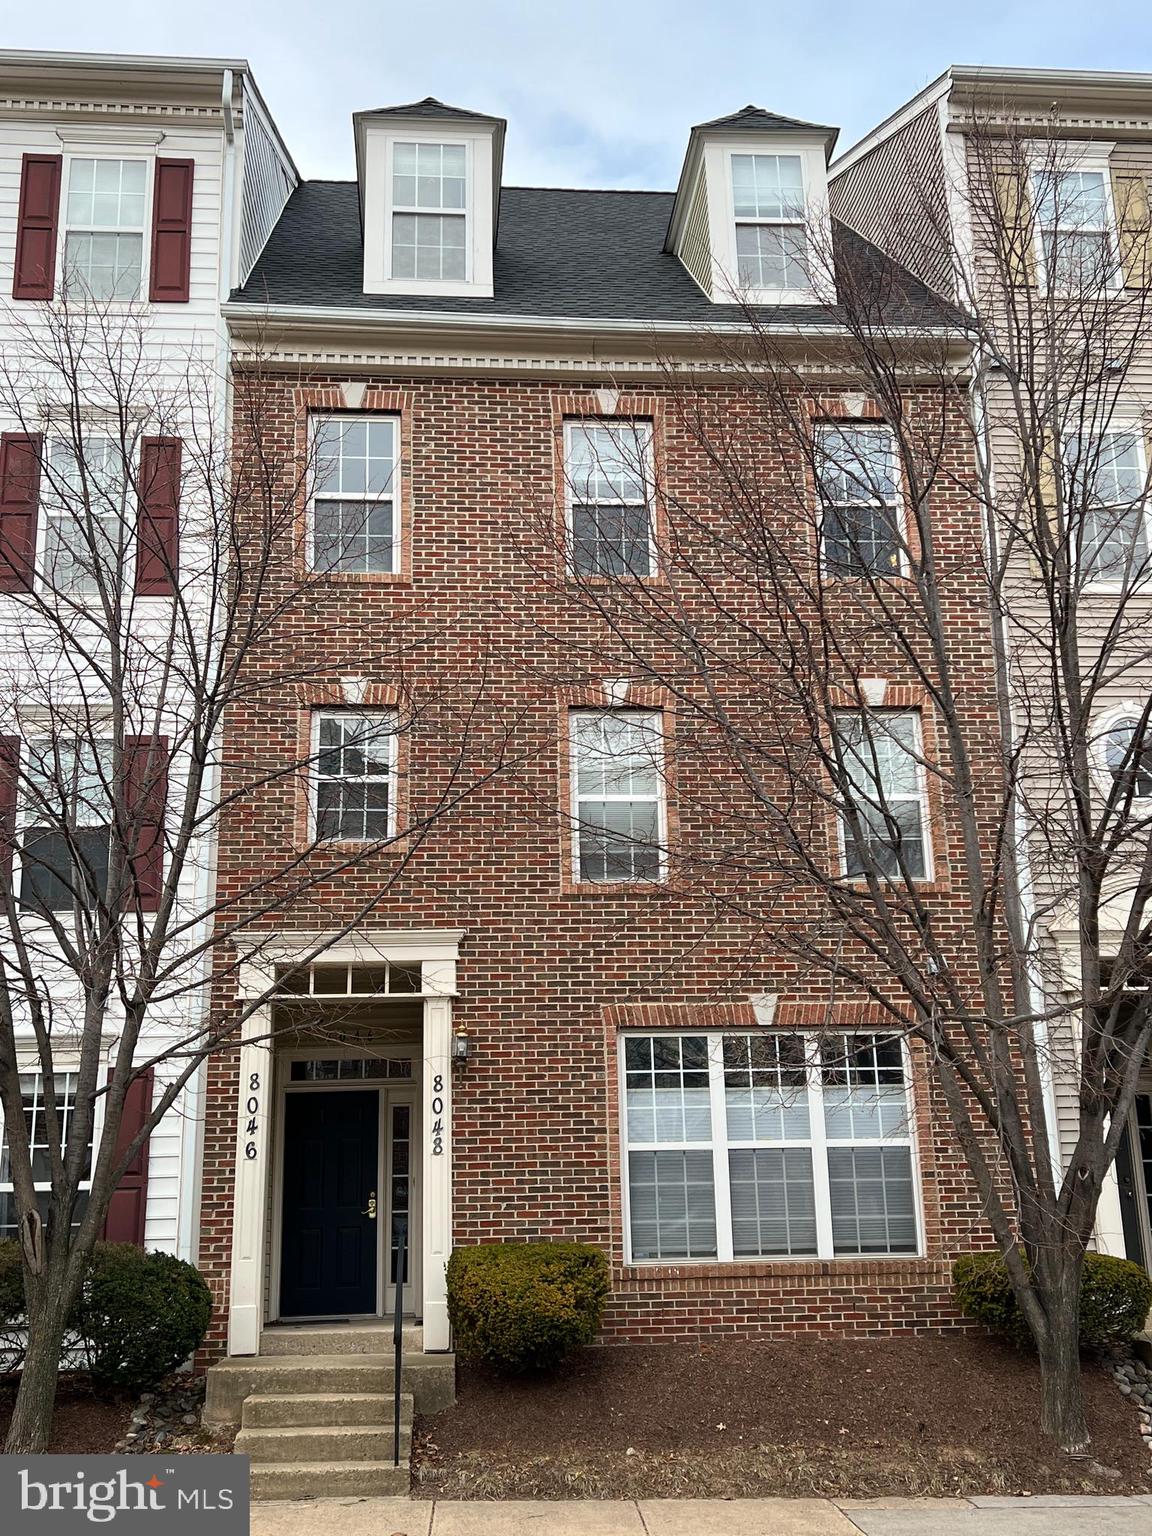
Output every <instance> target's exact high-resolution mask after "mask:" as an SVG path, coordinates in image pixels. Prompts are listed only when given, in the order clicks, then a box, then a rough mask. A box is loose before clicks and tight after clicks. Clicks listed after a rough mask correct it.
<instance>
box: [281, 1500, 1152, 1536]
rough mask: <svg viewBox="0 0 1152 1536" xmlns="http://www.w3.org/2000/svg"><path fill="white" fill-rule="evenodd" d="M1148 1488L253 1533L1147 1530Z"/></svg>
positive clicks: (599, 1503) (358, 1510) (565, 1505)
mask: <svg viewBox="0 0 1152 1536" xmlns="http://www.w3.org/2000/svg"><path fill="white" fill-rule="evenodd" d="M1150 1533H1152V1494H1143V1495H1140V1496H1138V1497H1134V1498H1087V1497H1084V1498H1081V1497H1072V1496H1065V1495H1056V1494H1053V1495H1048V1496H1046V1497H1037V1498H1034V1499H999V1498H985V1499H842V1500H839V1501H835V1502H834V1501H832V1500H830V1499H640V1500H638V1501H635V1502H633V1501H632V1500H624V1499H620V1500H611V1499H604V1500H599V1499H581V1500H573V1501H571V1502H556V1503H536V1502H532V1501H529V1500H525V1501H524V1502H522V1503H520V1502H516V1501H514V1500H504V1501H491V1502H489V1501H484V1500H455V1499H437V1500H436V1501H435V1502H433V1501H432V1500H426V1501H421V1500H417V1499H325V1500H323V1501H321V1502H319V1503H298V1504H276V1503H268V1504H254V1505H253V1506H252V1536H1150Z"/></svg>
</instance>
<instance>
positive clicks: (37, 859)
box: [20, 739, 113, 912]
mask: <svg viewBox="0 0 1152 1536" xmlns="http://www.w3.org/2000/svg"><path fill="white" fill-rule="evenodd" d="M112 792H113V785H112V744H111V742H107V743H105V742H94V741H87V740H68V739H55V740H42V739H33V740H31V741H29V743H28V769H27V792H26V797H25V807H24V814H23V818H22V820H23V826H22V832H21V840H20V843H21V853H22V876H21V887H20V895H21V899H22V901H23V902H24V903H25V905H27V906H29V907H31V908H33V909H35V910H39V911H48V912H60V911H66V910H68V909H69V908H70V907H73V906H82V907H87V906H91V905H93V904H94V902H96V901H98V900H100V899H101V898H102V897H103V896H104V893H105V891H106V889H107V884H108V860H109V851H110V847H111V834H112Z"/></svg>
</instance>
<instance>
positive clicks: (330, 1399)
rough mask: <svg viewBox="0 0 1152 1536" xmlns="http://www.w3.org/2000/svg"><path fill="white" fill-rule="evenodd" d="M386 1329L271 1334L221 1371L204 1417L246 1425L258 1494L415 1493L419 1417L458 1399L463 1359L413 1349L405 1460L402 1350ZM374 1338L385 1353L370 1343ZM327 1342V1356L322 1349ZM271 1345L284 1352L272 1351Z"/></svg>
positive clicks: (242, 1448)
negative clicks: (412, 1460)
mask: <svg viewBox="0 0 1152 1536" xmlns="http://www.w3.org/2000/svg"><path fill="white" fill-rule="evenodd" d="M372 1335H375V1337H372ZM383 1335H384V1330H383V1329H375V1330H369V1329H365V1328H348V1329H343V1330H342V1329H331V1330H329V1329H321V1328H316V1329H303V1328H302V1329H298V1330H297V1329H277V1330H269V1331H268V1332H266V1333H265V1334H264V1335H263V1336H262V1337H261V1341H260V1346H261V1353H260V1354H259V1355H250V1356H244V1357H233V1358H232V1359H229V1360H221V1361H219V1362H218V1363H217V1364H216V1365H214V1366H212V1367H211V1369H210V1370H209V1372H208V1380H207V1390H206V1394H205V1401H204V1422H205V1424H208V1425H213V1426H222V1425H228V1424H239V1425H240V1430H239V1433H238V1434H237V1436H236V1451H237V1453H238V1454H241V1455H245V1456H249V1457H250V1458H251V1464H252V1497H253V1499H316V1498H325V1497H329V1498H338V1497H348V1496H349V1495H352V1496H356V1495H362V1496H366V1495H375V1496H380V1495H388V1494H391V1495H405V1494H407V1492H408V1488H409V1457H410V1455H411V1447H412V1419H413V1414H414V1412H420V1413H436V1412H438V1411H439V1410H440V1409H441V1408H447V1407H449V1406H450V1405H451V1404H452V1403H453V1402H454V1401H455V1398H456V1365H455V1357H454V1356H453V1355H425V1354H421V1353H417V1352H415V1351H410V1352H406V1353H405V1354H404V1356H403V1360H402V1364H401V1398H400V1465H399V1466H395V1465H394V1462H393V1450H394V1430H393V1413H394V1406H395V1399H394V1388H395V1381H396V1372H395V1364H394V1358H393V1356H392V1355H391V1354H390V1353H389V1354H385V1353H383V1351H382V1350H380V1349H379V1346H380V1344H381V1343H382V1342H383ZM390 1337H391V1335H390V1332H389V1338H390ZM337 1339H340V1340H341V1342H340V1343H337V1342H336V1340H337ZM345 1341H347V1342H345ZM409 1342H410V1341H409V1338H408V1337H407V1336H406V1338H405V1344H406V1345H407V1344H409ZM412 1342H415V1340H413V1341H412ZM368 1343H374V1344H376V1346H377V1350H379V1352H374V1351H372V1350H371V1349H368V1348H365V1347H363V1346H364V1345H365V1344H368ZM322 1345H326V1346H327V1352H325V1353H322V1354H320V1353H314V1352H313V1351H314V1350H315V1349H317V1348H320V1347H321V1346H322ZM268 1346H271V1348H273V1349H275V1351H276V1352H275V1353H265V1349H266V1347H268Z"/></svg>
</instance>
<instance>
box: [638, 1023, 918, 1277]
mask: <svg viewBox="0 0 1152 1536" xmlns="http://www.w3.org/2000/svg"><path fill="white" fill-rule="evenodd" d="M621 1055H622V1061H621V1066H622V1071H623V1077H624V1120H625V1126H624V1139H625V1163H626V1180H627V1197H628V1232H629V1258H630V1261H631V1262H633V1263H644V1262H652V1261H663V1262H680V1261H683V1260H685V1259H721V1260H731V1259H767V1258H838V1257H846V1256H849V1255H862V1254H869V1255H871V1254H914V1253H916V1252H917V1250H918V1245H919V1233H918V1222H917V1205H916V1194H915V1180H914V1176H913V1164H912V1137H913V1121H912V1115H911V1104H910V1099H909V1090H908V1074H907V1069H906V1066H905V1061H904V1051H903V1047H902V1045H901V1042H900V1041H899V1040H892V1039H885V1038H883V1037H881V1036H877V1035H855V1034H851V1035H841V1034H836V1035H824V1036H816V1035H799V1034H768V1033H757V1034H728V1035H722V1034H711V1033H709V1034H684V1035H678V1034H660V1035H628V1036H626V1037H625V1038H624V1040H623V1042H622V1046H621Z"/></svg>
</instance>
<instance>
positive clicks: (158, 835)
mask: <svg viewBox="0 0 1152 1536" xmlns="http://www.w3.org/2000/svg"><path fill="white" fill-rule="evenodd" d="M167 798H168V739H167V737H165V736H126V737H125V738H124V810H125V815H126V820H127V822H128V825H129V827H130V828H133V829H134V830H135V837H136V851H135V853H133V855H132V876H133V881H134V887H135V891H136V894H137V898H138V900H139V903H140V910H141V911H142V912H155V911H156V909H157V907H158V906H159V905H160V891H161V887H162V886H163V883H164V803H165V801H166V800H167Z"/></svg>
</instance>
